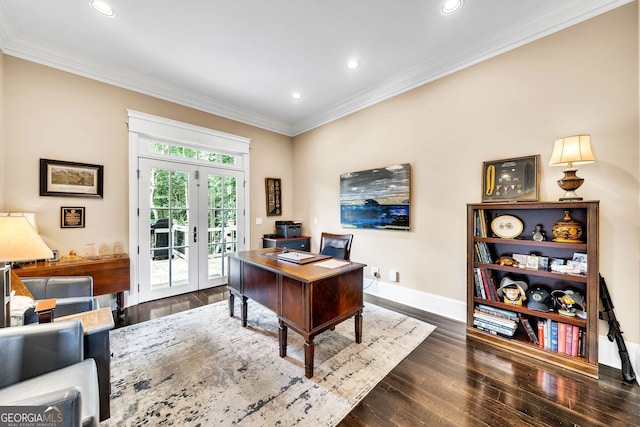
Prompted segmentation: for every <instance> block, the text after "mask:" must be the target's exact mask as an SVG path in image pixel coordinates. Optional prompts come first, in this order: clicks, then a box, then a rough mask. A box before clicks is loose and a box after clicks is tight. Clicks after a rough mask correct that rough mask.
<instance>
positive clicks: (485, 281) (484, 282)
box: [479, 268, 497, 301]
mask: <svg viewBox="0 0 640 427" xmlns="http://www.w3.org/2000/svg"><path fill="white" fill-rule="evenodd" d="M479 270H480V277H481V278H482V286H483V287H484V293H485V295H486V296H487V298H486V299H488V300H489V301H497V300H496V299H494V298H493V294H494V293H495V290H494V292H493V293H492V292H491V283H490V282H489V277H488V275H487V269H486V268H480V269H479Z"/></svg>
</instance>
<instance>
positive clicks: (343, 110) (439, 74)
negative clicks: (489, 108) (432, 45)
mask: <svg viewBox="0 0 640 427" xmlns="http://www.w3.org/2000/svg"><path fill="white" fill-rule="evenodd" d="M633 1H634V0H593V1H583V0H572V1H569V2H564V3H559V4H558V8H556V9H554V10H553V11H547V13H544V14H539V15H536V16H532V17H530V19H529V20H528V21H527V23H526V25H520V26H517V27H513V28H511V29H510V30H506V31H496V32H494V33H493V34H490V35H488V36H485V37H483V38H479V39H476V40H475V41H474V43H472V44H469V45H466V46H462V47H461V48H460V49H455V50H452V51H450V52H443V53H442V55H440V56H439V57H433V58H429V59H428V60H426V61H423V62H422V63H421V64H419V65H417V66H416V67H414V68H411V69H409V70H405V71H404V72H402V73H400V74H397V75H395V76H393V77H391V78H389V79H387V80H385V81H383V82H380V84H378V85H376V86H375V87H371V88H369V89H367V90H365V91H362V92H360V93H359V94H356V95H355V96H353V97H351V98H349V99H346V100H344V101H341V102H340V103H337V104H335V105H333V106H331V107H329V108H328V109H327V110H326V111H325V112H324V113H321V114H317V115H314V116H311V117H308V118H307V119H304V120H300V121H298V122H296V123H294V124H293V126H292V128H293V129H292V133H293V136H296V135H300V134H302V133H304V132H308V131H310V130H312V129H314V128H316V127H319V126H322V125H325V124H327V123H330V122H332V121H334V120H338V119H340V118H342V117H345V116H348V115H350V114H353V113H355V112H357V111H360V110H363V109H365V108H367V107H370V106H372V105H375V104H378V103H380V102H382V101H384V100H386V99H389V98H392V97H394V96H397V95H400V94H402V93H405V92H408V91H410V90H412V89H415V88H417V87H419V86H422V85H425V84H427V83H430V82H433V81H435V80H438V79H440V78H443V77H446V76H447V75H450V74H453V73H455V72H457V71H460V70H463V69H465V68H468V67H471V66H473V65H475V64H478V63H480V62H483V61H486V60H487V59H491V58H493V57H496V56H498V55H501V54H503V53H505V52H508V51H510V50H513V49H516V48H518V47H520V46H524V45H526V44H528V43H531V42H533V41H535V40H538V39H540V38H543V37H545V36H548V35H550V34H553V33H555V32H558V31H561V30H564V29H566V28H569V27H571V26H573V25H576V24H578V23H580V22H583V21H586V20H587V19H590V18H593V17H595V16H598V15H600V14H603V13H606V12H609V11H611V10H613V9H616V8H618V7H620V6H623V5H625V4H627V3H631V2H633ZM433 64H436V66H434V65H433Z"/></svg>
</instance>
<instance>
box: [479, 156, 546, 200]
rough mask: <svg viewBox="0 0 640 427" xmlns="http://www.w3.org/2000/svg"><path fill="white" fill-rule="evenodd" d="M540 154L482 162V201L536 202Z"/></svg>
mask: <svg viewBox="0 0 640 427" xmlns="http://www.w3.org/2000/svg"><path fill="white" fill-rule="evenodd" d="M539 177H540V155H539V154H536V155H533V156H527V157H518V158H514V159H503V160H492V161H488V162H484V163H483V164H482V201H483V202H508V201H522V202H524V201H527V202H537V201H538V193H539V185H540V183H539Z"/></svg>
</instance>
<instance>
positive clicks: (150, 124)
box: [125, 109, 251, 307]
mask: <svg viewBox="0 0 640 427" xmlns="http://www.w3.org/2000/svg"><path fill="white" fill-rule="evenodd" d="M127 114H128V122H127V125H128V128H129V153H128V162H129V168H128V178H129V254H130V256H129V258H130V260H131V289H130V290H129V292H125V307H129V306H131V305H136V304H138V303H139V296H138V256H137V252H138V241H137V236H138V219H137V218H138V215H137V206H138V197H139V194H138V169H137V165H138V157H147V156H149V155H148V153H147V154H143V151H142V150H141V145H143V141H144V139H145V138H152V139H157V140H161V141H166V142H168V143H175V144H180V145H186V146H191V147H203V148H206V149H210V150H215V151H217V152H222V153H229V154H233V155H235V156H237V157H238V158H239V159H241V162H240V164H239V165H238V166H237V167H236V169H237V170H240V171H242V173H243V177H244V178H243V181H244V210H245V211H244V215H243V218H244V219H243V223H244V229H245V230H246V235H245V239H244V241H243V242H239V243H238V250H239V251H240V250H244V249H246V248H247V246H248V244H249V241H250V239H249V231H250V229H251V228H250V225H251V224H250V217H249V215H248V213H249V212H250V211H251V204H250V194H251V190H250V182H251V180H250V155H249V148H250V144H251V139H250V138H245V137H242V136H238V135H233V134H229V133H225V132H220V131H217V130H214V129H208V128H205V127H201V126H196V125H192V124H189V123H184V122H179V121H175V120H171V119H167V118H163V117H160V116H154V115H151V114H147V113H142V112H139V111H135V110H130V109H128V110H127ZM149 157H153V156H149Z"/></svg>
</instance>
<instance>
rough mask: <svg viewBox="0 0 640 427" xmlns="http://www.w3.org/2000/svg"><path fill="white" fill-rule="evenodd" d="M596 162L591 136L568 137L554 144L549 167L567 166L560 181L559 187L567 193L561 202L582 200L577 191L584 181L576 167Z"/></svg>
mask: <svg viewBox="0 0 640 427" xmlns="http://www.w3.org/2000/svg"><path fill="white" fill-rule="evenodd" d="M595 161H596V158H595V156H594V155H593V151H592V150H591V136H590V135H574V136H567V137H565V138H560V139H558V140H557V141H555V142H554V144H553V152H552V153H551V159H550V160H549V166H566V168H565V169H563V172H564V177H562V179H559V180H558V186H559V187H560V188H562V189H563V190H564V191H565V194H564V196H563V197H561V198H560V200H561V201H568V200H582V197H580V196H578V195H577V194H576V190H577V189H578V188H580V186H581V185H582V183H583V182H584V179H583V178H580V177H579V176H577V175H576V172H577V171H578V169H577V168H575V167H574V166H575V165H585V164H587V163H593V162H595Z"/></svg>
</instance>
